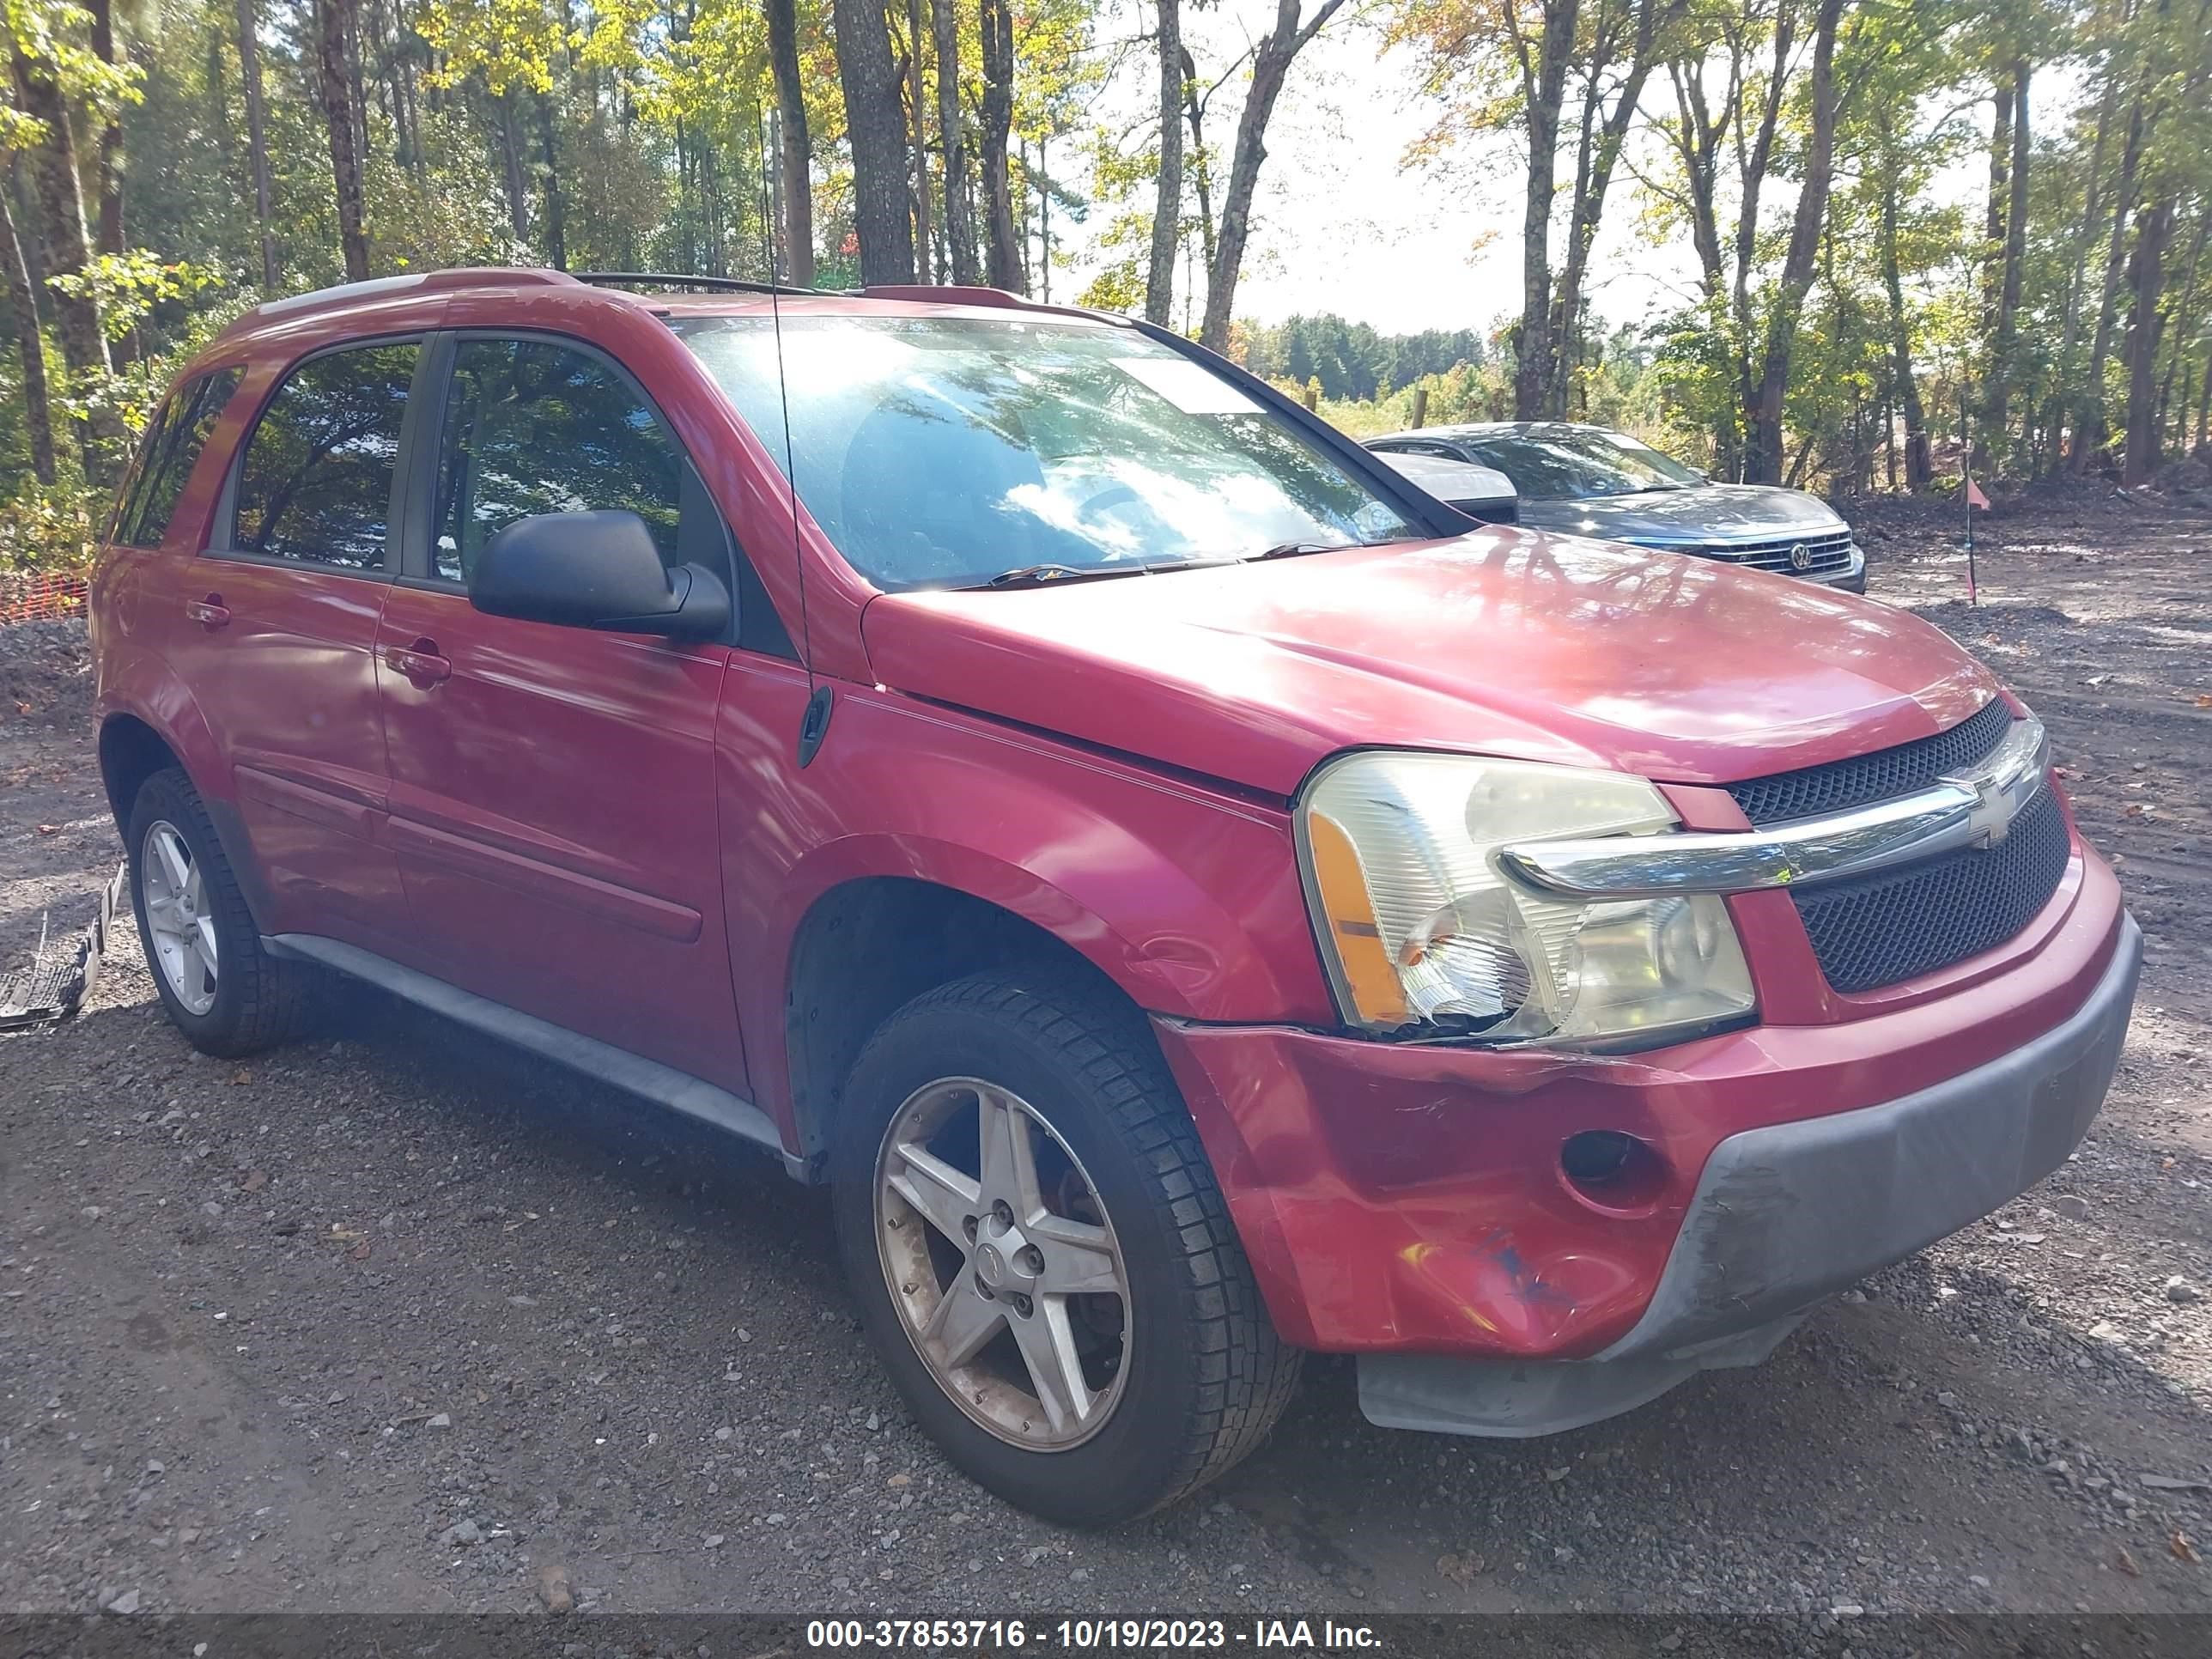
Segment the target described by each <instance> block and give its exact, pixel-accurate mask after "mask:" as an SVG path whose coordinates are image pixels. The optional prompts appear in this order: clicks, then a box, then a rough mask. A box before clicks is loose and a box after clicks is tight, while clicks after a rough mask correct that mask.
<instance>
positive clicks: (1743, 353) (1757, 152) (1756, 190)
mask: <svg viewBox="0 0 2212 1659" xmlns="http://www.w3.org/2000/svg"><path fill="white" fill-rule="evenodd" d="M1796 39H1797V9H1796V7H1795V6H1790V5H1783V6H1778V7H1777V9H1776V12H1775V19H1774V38H1773V41H1772V47H1773V55H1772V58H1771V64H1770V66H1769V69H1768V71H1767V77H1766V88H1765V96H1764V97H1763V98H1762V99H1761V100H1760V105H1759V131H1758V132H1757V133H1756V134H1755V135H1754V136H1753V141H1752V146H1751V149H1750V150H1749V152H1748V153H1746V152H1745V151H1744V150H1743V149H1742V146H1741V143H1739V144H1738V146H1737V158H1738V173H1739V176H1738V179H1737V186H1738V206H1737V210H1736V221H1735V292H1734V294H1733V295H1732V300H1733V303H1734V307H1735V339H1736V348H1735V350H1736V363H1735V370H1736V400H1737V403H1738V404H1739V405H1740V406H1741V410H1742V420H1741V428H1742V433H1743V436H1742V440H1741V442H1742V443H1743V444H1747V443H1748V442H1749V436H1750V426H1751V422H1752V415H1753V410H1755V409H1756V408H1757V407H1758V405H1759V382H1758V380H1757V379H1756V378H1755V374H1756V368H1757V365H1756V364H1755V363H1754V362H1753V357H1752V340H1753V335H1754V333H1755V330H1754V329H1753V326H1752V315H1751V270H1752V266H1753V263H1754V262H1755V261H1756V259H1757V257H1758V252H1759V194H1760V191H1761V187H1762V186H1763V185H1765V182H1766V167H1767V163H1768V162H1769V161H1771V160H1772V159H1773V156H1774V136H1775V133H1776V131H1777V130H1778V127H1779V125H1780V123H1781V117H1782V102H1783V96H1784V93H1785V92H1786V91H1787V90H1788V88H1789V84H1790V49H1791V47H1792V46H1795V45H1796ZM1738 119H1739V120H1741V117H1739V118H1738ZM1735 476H1736V477H1737V478H1738V479H1739V480H1740V481H1748V480H1749V478H1750V477H1751V474H1750V471H1749V456H1748V454H1747V453H1745V452H1744V450H1743V449H1742V448H1741V447H1739V451H1738V454H1737V458H1736V475H1735Z"/></svg>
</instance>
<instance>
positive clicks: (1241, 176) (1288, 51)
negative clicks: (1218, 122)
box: [1198, 0, 1344, 351]
mask: <svg viewBox="0 0 2212 1659" xmlns="http://www.w3.org/2000/svg"><path fill="white" fill-rule="evenodd" d="M1302 5H1303V0H1275V27H1273V29H1272V30H1270V31H1269V32H1268V33H1267V34H1265V35H1263V36H1261V40H1260V45H1259V47H1258V49H1257V51H1256V52H1255V54H1254V56H1253V59H1252V85H1251V88H1250V89H1249V90H1248V91H1247V92H1246V93H1245V94H1244V111H1243V114H1241V115H1240V116H1238V117H1237V149H1236V152H1235V154H1234V155H1232V156H1231V158H1230V163H1229V193H1228V194H1227V195H1226V196H1225V197H1223V198H1222V203H1221V225H1220V228H1219V230H1218V232H1217V233H1216V234H1215V237H1214V245H1213V251H1212V252H1213V257H1212V262H1211V263H1210V264H1209V265H1208V266H1207V268H1206V316H1205V320H1204V322H1203V323H1202V324H1201V325H1200V329H1199V336H1198V337H1199V340H1200V343H1202V344H1204V345H1206V347H1208V348H1210V349H1212V350H1215V351H1227V350H1228V349H1229V324H1230V319H1231V313H1233V312H1234V310H1235V308H1236V305H1237V276H1238V275H1239V273H1240V272H1241V271H1242V270H1243V264H1244V245H1245V243H1246V242H1247V241H1248V240H1249V239H1250V236H1251V234H1252V198H1253V196H1254V194H1255V192H1256V191H1258V189H1259V185H1260V165H1261V162H1263V161H1266V160H1267V122H1268V119H1269V118H1271V117H1272V116H1273V114H1274V112H1275V100H1276V99H1278V98H1279V97H1280V96H1281V95H1282V91H1283V81H1284V78H1285V76H1288V75H1289V74H1290V71H1291V60H1292V59H1293V58H1296V57H1297V55H1298V53H1299V52H1303V51H1304V49H1305V46H1306V43H1307V42H1308V41H1310V40H1312V39H1313V38H1314V36H1315V35H1316V34H1317V33H1320V32H1321V29H1322V25H1324V24H1326V23H1327V22H1328V20H1329V19H1330V18H1332V17H1334V16H1335V15H1336V14H1337V13H1338V12H1339V11H1340V9H1342V8H1343V5H1344V0H1322V7H1321V9H1320V10H1318V11H1316V13H1314V15H1313V17H1312V19H1311V21H1308V22H1306V23H1304V24H1303V25H1302V24H1301V23H1300V22H1299V21H1298V13H1299V11H1300V10H1301V9H1302Z"/></svg>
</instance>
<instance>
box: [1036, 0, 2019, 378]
mask: <svg viewBox="0 0 2212 1659" xmlns="http://www.w3.org/2000/svg"><path fill="white" fill-rule="evenodd" d="M1314 3H1315V0H1306V4H1307V8H1308V9H1309V11H1310V9H1312V6H1313V4H1314ZM1147 12H1149V7H1146V8H1144V9H1143V10H1142V11H1140V12H1139V13H1137V14H1135V15H1127V9H1126V8H1124V13H1125V15H1122V16H1121V18H1120V19H1119V20H1118V21H1119V23H1120V25H1121V29H1122V31H1123V38H1125V39H1127V38H1130V37H1133V36H1134V35H1135V34H1137V33H1139V32H1140V31H1141V29H1142V28H1143V27H1144V26H1145V24H1146V21H1149V19H1148V17H1146V15H1144V14H1145V13H1147ZM1273 17H1274V6H1273V3H1272V0H1222V3H1221V4H1220V5H1218V6H1217V7H1214V8H1210V9H1206V10H1205V11H1196V10H1194V9H1190V8H1186V9H1185V11H1184V19H1185V29H1186V34H1187V38H1194V40H1195V45H1194V53H1195V55H1196V57H1197V59H1198V64H1199V71H1200V76H1202V77H1210V76H1214V75H1218V74H1219V73H1220V70H1221V67H1222V66H1223V65H1225V64H1228V63H1229V62H1230V61H1231V60H1232V59H1233V58H1235V57H1236V55H1237V52H1238V51H1239V50H1240V49H1241V48H1242V46H1243V43H1244V41H1246V40H1249V39H1252V38H1256V36H1257V35H1258V34H1259V33H1261V32H1263V31H1264V30H1265V29H1266V28H1267V27H1269V26H1270V25H1271V24H1272V22H1273ZM1114 21H1115V20H1112V19H1110V18H1109V21H1107V22H1106V23H1105V24H1103V26H1102V27H1103V28H1111V27H1113V26H1114ZM1152 62H1153V60H1152V57H1151V54H1150V52H1149V49H1148V48H1143V49H1139V50H1137V51H1134V52H1131V53H1130V54H1129V55H1128V57H1127V59H1126V60H1125V68H1124V70H1123V72H1122V73H1121V76H1119V77H1118V78H1117V79H1116V81H1115V82H1114V83H1113V84H1112V86H1111V87H1110V88H1109V91H1108V93H1107V94H1105V96H1104V97H1103V98H1102V100H1100V104H1099V106H1098V110H1097V113H1098V114H1099V116H1100V118H1102V119H1105V120H1108V121H1109V122H1110V123H1112V124H1114V125H1120V124H1121V123H1123V122H1125V121H1133V120H1135V119H1137V118H1139V112H1140V111H1141V110H1142V109H1143V108H1144V107H1145V106H1146V102H1147V100H1150V99H1151V98H1152V97H1155V96H1157V82H1156V81H1155V80H1154V79H1153V76H1154V73H1155V71H1154V70H1153V68H1152ZM2048 84H2049V82H2045V85H2046V86H2047V85H2048ZM2046 95H2048V94H2046ZM1217 107H1218V108H1219V109H1221V110H1222V111H1223V113H1221V114H1218V115H1216V116H1215V118H1214V119H1213V120H1212V122H1211V124H1210V125H1211V127H1212V130H1213V131H1218V134H1219V136H1218V138H1216V140H1215V143H1216V145H1217V147H1218V149H1220V150H1222V151H1223V152H1224V153H1225V152H1226V151H1227V149H1228V148H1229V146H1230V143H1231V139H1232V137H1233V132H1234V127H1233V120H1234V115H1233V110H1234V105H1233V104H1232V103H1231V98H1230V94H1229V93H1228V92H1227V91H1226V90H1225V93H1224V94H1223V95H1222V97H1221V99H1220V100H1218V106H1217ZM1436 116H1437V111H1436V108H1435V106H1434V104H1433V102H1432V101H1431V100H1428V99H1427V98H1425V96H1424V95H1423V94H1421V93H1420V91H1419V76H1418V74H1417V72H1416V70H1415V68H1414V65H1413V58H1412V55H1411V54H1410V53H1407V52H1403V51H1398V50H1385V49H1384V47H1383V40H1382V35H1381V32H1380V30H1379V29H1377V28H1376V27H1374V26H1372V25H1369V24H1363V23H1360V22H1358V21H1353V22H1352V23H1350V24H1346V21H1345V20H1344V19H1343V18H1342V17H1341V16H1340V17H1339V18H1338V19H1336V20H1335V21H1333V22H1332V23H1331V24H1330V26H1329V27H1328V29H1327V30H1325V31H1324V32H1323V33H1322V34H1321V35H1320V36H1319V37H1318V38H1316V40H1314V42H1313V43H1312V44H1311V45H1310V46H1308V47H1307V48H1306V50H1305V52H1304V53H1303V54H1301V55H1300V57H1299V58H1298V60H1297V63H1296V64H1293V65H1292V67H1291V74H1290V79H1289V81H1288V82H1287V83H1286V85H1285V89H1284V93H1283V95H1282V99H1281V100H1280V101H1279V104H1278V105H1277V106H1276V112H1275V117H1274V120H1273V123H1272V125H1271V126H1270V128H1269V136H1268V143H1267V151H1268V155H1267V165H1266V167H1265V169H1264V170H1263V172H1262V173H1261V185H1260V192H1259V203H1258V208H1257V212H1256V214H1255V220H1256V223H1255V229H1254V233H1253V240H1252V244H1251V246H1250V249H1249V252H1248V253H1247V255H1246V258H1245V261H1244V268H1243V274H1242V276H1241V278H1240V280H1239V282H1238V284H1237V315H1238V316H1239V317H1241V318H1247V319H1251V320H1254V321H1257V322H1261V323H1277V322H1280V321H1281V320H1283V319H1285V318H1286V317H1290V316H1292V315H1294V314H1297V313H1308V314H1311V313H1319V312H1334V313H1337V314H1339V315H1340V316H1343V317H1346V318H1348V319H1351V320H1352V321H1354V322H1364V323H1367V324H1370V325H1372V326H1373V327H1375V328H1376V329H1378V330H1380V331H1383V332H1384V333H1392V334H1395V333H1410V332H1413V331H1419V330H1422V329H1431V328H1435V329H1458V328H1481V329H1487V328H1489V327H1491V326H1492V325H1496V324H1498V323H1501V322H1503V321H1504V320H1506V319H1510V318H1512V317H1514V316H1516V315H1518V313H1519V312H1520V309H1521V215H1522V179H1523V173H1524V167H1525V165H1526V163H1525V160H1524V151H1523V149H1522V146H1521V144H1520V143H1519V142H1518V141H1517V138H1516V135H1513V134H1504V135H1499V136H1497V137H1487V138H1475V137H1468V138H1466V139H1463V140H1462V141H1461V143H1460V144H1459V145H1458V146H1457V149H1456V151H1455V157H1454V162H1455V164H1454V166H1453V167H1452V168H1451V170H1450V173H1449V175H1446V174H1443V173H1439V172H1438V171H1437V170H1435V169H1433V168H1431V167H1425V166H1419V165H1415V166H1408V165H1407V163H1406V161H1405V157H1406V152H1407V147H1408V146H1409V145H1411V144H1413V143H1414V142H1415V141H1416V140H1417V139H1419V137H1421V136H1422V135H1423V134H1424V133H1425V132H1426V131H1428V130H1429V128H1430V127H1431V125H1432V123H1433V122H1434V121H1435V119H1436ZM1209 136H1212V135H1211V133H1210V135H1209ZM1639 159H1642V160H1645V161H1656V160H1657V158H1656V156H1654V155H1652V154H1651V144H1650V141H1649V140H1648V139H1647V140H1645V141H1644V143H1643V144H1642V147H1641V149H1639V148H1638V141H1637V140H1632V143H1631V154H1630V155H1629V156H1628V157H1626V158H1625V159H1624V162H1623V164H1622V166H1621V167H1620V168H1619V169H1618V170H1616V172H1615V173H1614V175H1613V187H1612V190H1611V191H1610V192H1609V193H1608V195H1607V202H1606V210H1605V216H1604V218H1603V220H1602V221H1601V224H1600V228H1599V233H1598V241H1597V245H1596V246H1595V248H1594V249H1593V251H1592V257H1591V270H1592V279H1593V288H1592V291H1591V295H1590V303H1591V305H1592V307H1593V308H1594V310H1595V312H1596V313H1597V315H1598V316H1599V317H1600V318H1601V319H1603V320H1604V321H1605V322H1607V324H1610V325H1620V324H1623V323H1638V322H1643V321H1644V320H1647V319H1650V318H1651V317H1653V316H1654V315H1656V314H1657V313H1661V312H1663V311H1667V310H1671V309H1673V308H1674V307H1676V306H1678V305H1680V304H1681V303H1682V302H1683V301H1686V300H1687V299H1689V298H1690V297H1692V292H1693V290H1694V288H1695V285H1696V282H1697V258H1696V254H1695V252H1693V250H1692V248H1691V246H1690V245H1689V240H1688V238H1687V237H1686V235H1674V236H1666V237H1662V236H1660V235H1657V234H1656V233H1655V232H1653V231H1652V230H1651V229H1650V227H1649V226H1648V225H1646V224H1645V223H1644V222H1643V217H1644V216H1643V214H1642V212H1641V207H1642V204H1641V202H1640V200H1639V197H1640V195H1641V192H1640V191H1639V190H1638V186H1637V184H1636V180H1635V179H1634V177H1633V176H1632V166H1633V165H1634V163H1635V162H1636V161H1638V160H1639ZM1564 162H1565V158H1564V157H1563V164H1564ZM1222 171H1223V173H1226V167H1225V166H1224V167H1223V168H1222ZM1984 178H1985V175H1984V174H1982V173H1980V164H1979V162H1978V159H1969V161H1966V163H1965V164H1963V165H1962V166H1961V167H1958V168H1956V169H1954V170H1953V171H1951V172H1950V173H1947V174H1945V175H1943V176H1942V177H1941V178H1939V179H1938V180H1937V183H1936V194H1937V195H1939V196H1941V197H1945V198H1947V199H1959V200H1972V201H1973V202H1976V203H1978V202H1979V201H1980V199H1981V192H1982V191H1983V190H1984V189H1985V188H1986V185H1985V184H1984V182H1983V180H1984ZM1794 199H1795V192H1794V191H1792V190H1791V189H1790V188H1789V186H1788V185H1786V183H1785V184H1784V185H1782V187H1781V188H1780V189H1779V190H1777V189H1774V188H1772V187H1771V186H1770V190H1769V193H1768V197H1767V201H1766V204H1765V212H1764V214H1763V217H1765V220H1766V222H1768V223H1770V224H1778V223H1782V222H1784V216H1786V215H1787V214H1788V213H1789V211H1790V205H1791V204H1792V202H1793V201H1794ZM1098 217H1100V216H1096V215H1094V216H1093V218H1094V222H1093V224H1091V226H1088V227H1085V228H1080V229H1079V228H1073V227H1067V228H1060V229H1056V231H1055V235H1056V236H1058V235H1065V236H1066V241H1065V242H1064V244H1063V247H1064V250H1065V251H1066V252H1067V253H1068V254H1070V255H1071V256H1072V257H1073V260H1074V263H1075V270H1074V271H1073V274H1072V279H1071V276H1070V275H1069V274H1066V273H1063V272H1061V271H1060V270H1055V271H1054V276H1053V291H1054V294H1055V295H1060V294H1062V293H1063V292H1065V293H1066V294H1067V295H1074V294H1077V293H1079V292H1080V291H1081V290H1082V288H1083V286H1084V285H1085V283H1086V282H1087V281H1088V280H1089V276H1090V274H1091V271H1092V270H1095V269H1096V267H1097V259H1096V258H1095V255H1094V254H1093V253H1092V252H1091V247H1090V239H1091V237H1092V236H1094V235H1095V234H1096V232H1097V224H1096V220H1097V218H1098ZM1553 258H1554V259H1555V260H1556V259H1557V258H1559V226H1558V224H1557V222H1554V227H1553ZM1201 281H1202V278H1201ZM1178 282H1179V283H1180V276H1178ZM1063 283H1065V285H1066V286H1065V289H1063ZM1193 303H1194V310H1195V306H1196V303H1197V301H1194V302H1193ZM1181 305H1182V301H1181V298H1180V295H1179V296H1178V300H1177V320H1178V321H1180V320H1181Z"/></svg>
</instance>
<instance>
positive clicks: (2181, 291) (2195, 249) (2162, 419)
mask: <svg viewBox="0 0 2212 1659" xmlns="http://www.w3.org/2000/svg"><path fill="white" fill-rule="evenodd" d="M2208 238H2212V202H2207V203H2206V204H2204V206H2203V208H2202V209H2201V210H2199V211H2198V213H2197V234H2195V235H2194V236H2192V237H2191V238H2190V239H2189V258H2188V259H2187V260H2186V262H2185V263H2184V264H2183V265H2182V267H2181V283H2180V286H2179V287H2178V288H2176V289H2174V290H2173V300H2172V311H2171V312H2170V313H2168V315H2167V317H2166V327H2165V336H2166V338H2168V339H2171V340H2172V343H2173V349H2172V350H2171V351H2169V352H2167V353H2166V373H2165V374H2162V375H2160V377H2159V382H2158V429H2159V432H2160V435H2161V436H2160V441H2161V442H2163V441H2164V437H2163V435H2164V433H2165V431H2166V410H2167V408H2168V407H2169V406H2170V400H2171V399H2172V396H2173V377H2174V376H2175V375H2176V374H2180V372H2181V360H2182V357H2183V356H2184V355H2185V353H2186V351H2187V350H2188V347H2189V325H2190V324H2191V321H2193V320H2194V319H2193V318H2192V317H2191V314H2190V304H2191V301H2192V300H2193V299H2194V298H2195V297H2196V294H2197V266H2198V265H2200V264H2203V259H2204V246H2205V242H2206V240H2207V239H2208ZM2190 367H2191V368H2195V367H2196V364H2195V363H2194V362H2191V364H2190ZM2189 391H2190V387H2189V382H2188V380H2187V378H2186V377H2184V379H2183V380H2182V385H2181V420H2180V422H2179V432H2178V437H2179V441H2180V445H2181V447H2182V448H2183V449H2187V448H2188V447H2189Z"/></svg>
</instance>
